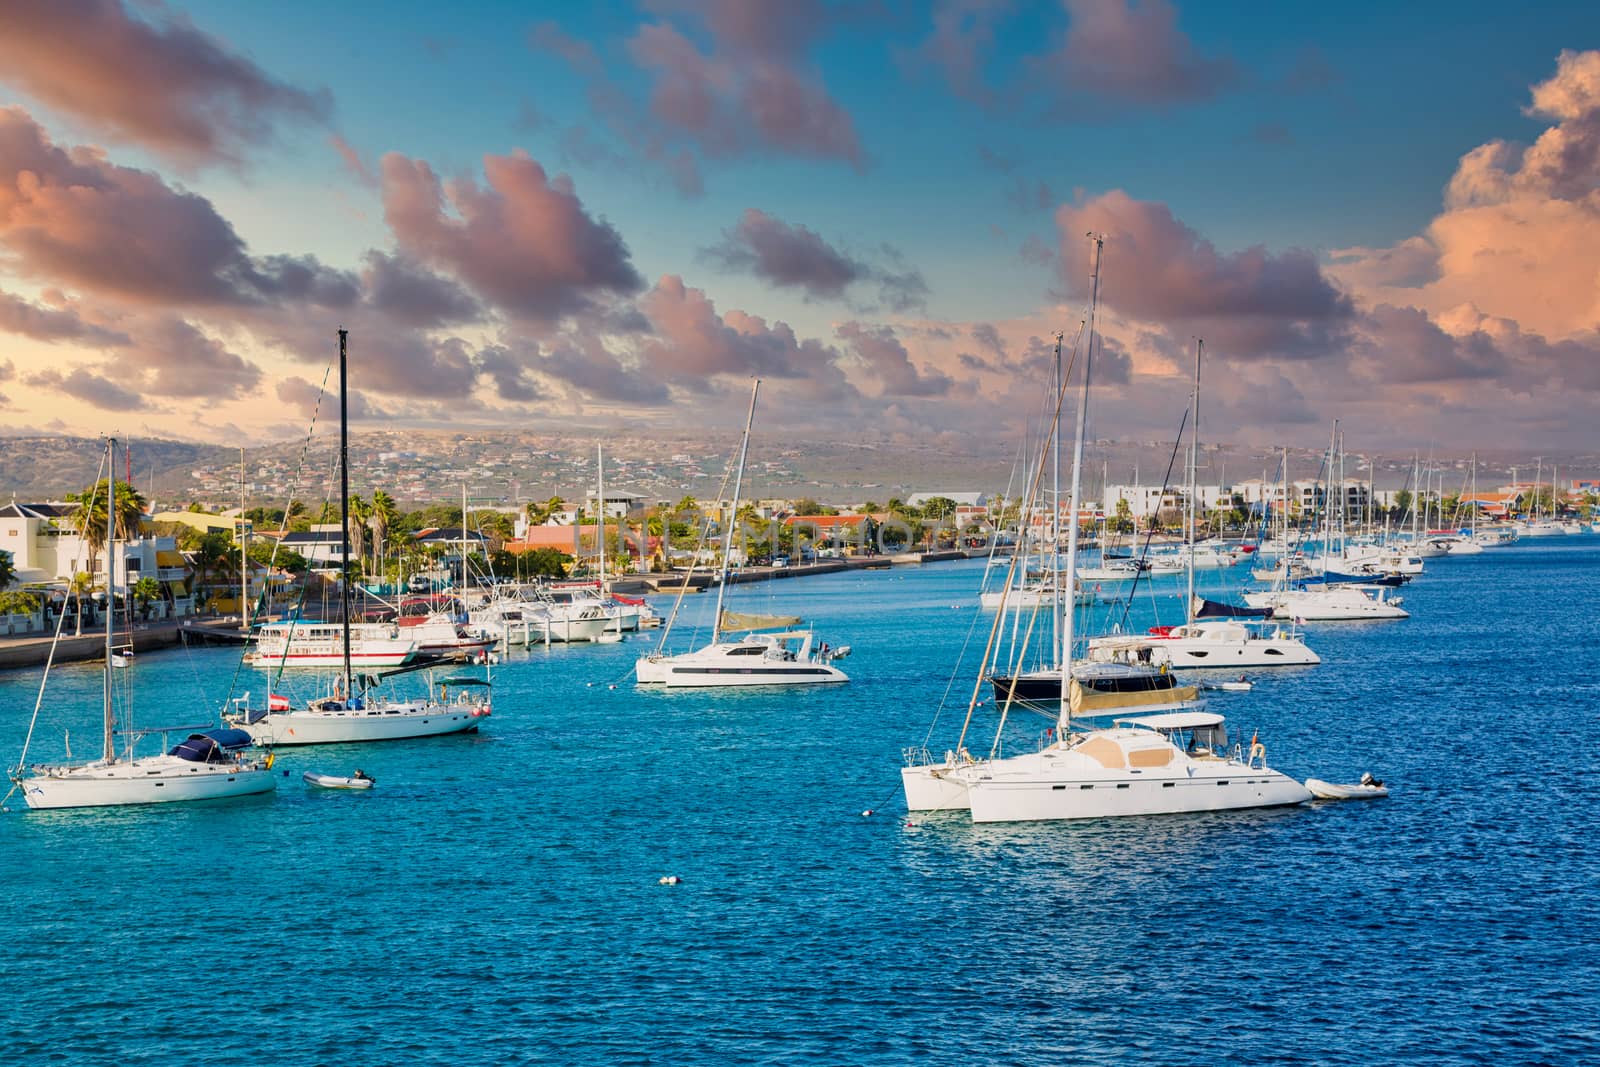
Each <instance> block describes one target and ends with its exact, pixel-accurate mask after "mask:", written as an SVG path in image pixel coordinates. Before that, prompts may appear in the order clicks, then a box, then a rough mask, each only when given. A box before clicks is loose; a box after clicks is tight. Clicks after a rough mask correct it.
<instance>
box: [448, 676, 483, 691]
mask: <svg viewBox="0 0 1600 1067" xmlns="http://www.w3.org/2000/svg"><path fill="white" fill-rule="evenodd" d="M439 684H440V685H441V686H444V685H450V686H457V687H461V686H469V685H476V686H480V687H482V688H485V689H487V688H488V687H489V683H488V682H486V681H484V680H483V679H482V678H445V679H442V680H441V681H440V682H439Z"/></svg>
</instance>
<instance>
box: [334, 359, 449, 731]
mask: <svg viewBox="0 0 1600 1067" xmlns="http://www.w3.org/2000/svg"><path fill="white" fill-rule="evenodd" d="M349 336H350V331H349V330H346V329H344V328H343V327H340V328H339V607H340V608H341V609H342V610H341V612H340V615H341V617H342V618H343V620H344V621H343V625H342V626H341V627H340V629H341V630H343V632H344V686H343V688H342V689H341V690H340V691H341V692H342V693H344V698H345V699H346V700H349V699H350V698H351V697H352V696H354V695H355V694H353V693H352V692H351V690H350V406H349V404H350V402H349V398H348V396H347V395H346V394H347V392H348V390H347V389H346V387H345V377H346V375H345V342H346V340H347V339H348V338H349ZM463 566H465V564H463Z"/></svg>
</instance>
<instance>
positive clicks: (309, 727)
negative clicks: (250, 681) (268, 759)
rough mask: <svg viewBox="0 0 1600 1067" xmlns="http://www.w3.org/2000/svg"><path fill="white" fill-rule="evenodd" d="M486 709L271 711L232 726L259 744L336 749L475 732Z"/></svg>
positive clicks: (483, 717)
mask: <svg viewBox="0 0 1600 1067" xmlns="http://www.w3.org/2000/svg"><path fill="white" fill-rule="evenodd" d="M488 715H489V711H488V709H487V708H457V707H453V706H452V707H441V706H438V705H434V706H431V707H428V708H426V709H420V710H409V709H408V710H401V711H396V710H394V709H393V708H372V709H364V710H357V711H303V710H299V711H286V712H269V713H268V714H267V715H266V716H264V717H262V718H261V719H259V720H258V721H256V722H250V723H246V722H234V723H233V725H236V726H238V728H239V729H241V730H244V731H245V732H246V733H248V734H249V735H250V737H251V739H252V740H253V741H254V742H255V743H256V744H257V745H263V746H265V745H272V746H278V745H337V744H347V743H358V742H363V741H402V740H406V739H408V738H413V737H436V736H438V735H440V734H459V733H466V732H468V731H471V730H476V729H477V728H478V726H479V724H480V723H481V722H482V721H483V719H485V718H487V717H488Z"/></svg>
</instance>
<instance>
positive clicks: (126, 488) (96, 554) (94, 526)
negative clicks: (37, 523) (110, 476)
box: [67, 478, 147, 573]
mask: <svg viewBox="0 0 1600 1067" xmlns="http://www.w3.org/2000/svg"><path fill="white" fill-rule="evenodd" d="M115 493H116V500H115V502H114V503H113V502H111V494H110V493H109V492H107V490H106V481H105V479H103V478H102V479H101V480H100V481H98V482H96V483H95V484H93V485H91V486H90V487H89V488H87V489H85V490H84V491H83V492H81V493H79V494H77V495H76V496H69V497H68V498H67V499H69V500H71V501H73V502H75V503H76V504H77V505H78V507H77V510H76V511H74V512H73V515H72V518H73V522H74V524H75V525H76V526H77V528H78V532H79V533H80V534H82V535H83V540H84V543H85V544H87V545H88V546H89V570H90V572H91V573H92V572H93V571H94V569H95V563H96V561H97V560H98V559H99V558H100V552H101V550H102V549H104V548H105V547H106V509H107V507H108V506H109V507H111V508H113V509H114V515H113V517H112V524H113V525H114V526H115V528H116V534H117V538H118V540H130V539H132V538H135V537H137V536H138V535H139V527H140V523H141V522H143V520H144V511H145V507H146V506H147V505H146V503H145V499H144V496H143V495H142V494H140V493H139V492H138V491H137V490H135V489H134V488H133V486H131V485H129V484H128V483H127V482H117V483H116V489H115Z"/></svg>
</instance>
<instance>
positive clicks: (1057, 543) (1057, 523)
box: [1019, 333, 1093, 658]
mask: <svg viewBox="0 0 1600 1067" xmlns="http://www.w3.org/2000/svg"><path fill="white" fill-rule="evenodd" d="M1090 336H1091V338H1092V337H1093V335H1092V334H1091V335H1090ZM1061 337H1062V335H1061V334H1059V333H1058V334H1056V367H1055V375H1054V377H1053V378H1052V379H1051V381H1052V383H1053V385H1054V387H1055V394H1056V395H1057V396H1060V395H1061ZM1053 436H1054V437H1055V440H1054V442H1053V443H1052V445H1051V450H1050V566H1049V568H1048V570H1049V573H1050V585H1051V591H1050V622H1051V623H1052V625H1053V626H1054V628H1055V633H1054V634H1052V635H1051V636H1052V637H1054V639H1055V640H1057V641H1059V640H1061V637H1062V634H1063V633H1064V632H1065V631H1064V630H1063V629H1062V622H1061V617H1062V600H1061V598H1062V595H1063V594H1062V591H1061V580H1060V579H1061V575H1060V573H1059V571H1060V565H1061V433H1060V431H1059V429H1058V430H1057V432H1056V433H1055V434H1054V435H1053ZM1039 562H1040V563H1041V564H1042V563H1043V562H1044V553H1043V552H1041V553H1039ZM1065 596H1066V598H1067V599H1066V609H1065V610H1066V612H1067V614H1071V612H1072V610H1073V608H1074V607H1075V605H1076V597H1075V596H1074V593H1073V589H1072V587H1071V585H1070V582H1069V584H1068V586H1067V591H1066V594H1065ZM1019 606H1020V605H1019ZM1071 647H1072V646H1071V645H1068V646H1067V649H1068V653H1067V655H1068V657H1069V658H1070V655H1071Z"/></svg>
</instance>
